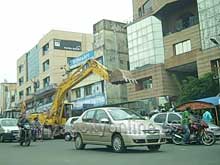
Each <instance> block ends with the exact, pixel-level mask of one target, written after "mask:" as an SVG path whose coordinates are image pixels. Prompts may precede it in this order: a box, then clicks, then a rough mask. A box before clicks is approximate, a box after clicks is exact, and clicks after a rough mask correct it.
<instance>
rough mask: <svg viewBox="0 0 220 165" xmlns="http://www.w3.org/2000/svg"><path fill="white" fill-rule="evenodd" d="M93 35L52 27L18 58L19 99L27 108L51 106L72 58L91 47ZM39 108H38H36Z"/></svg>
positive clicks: (41, 108)
mask: <svg viewBox="0 0 220 165" xmlns="http://www.w3.org/2000/svg"><path fill="white" fill-rule="evenodd" d="M92 41H93V38H92V35H91V34H84V33H76V32H67V31H58V30H52V31H50V32H49V33H47V34H46V35H45V36H44V37H43V38H42V39H41V40H40V41H39V42H38V43H37V44H36V46H35V47H33V48H32V49H31V50H30V51H28V52H27V53H25V54H24V55H22V56H21V57H20V58H19V59H18V60H17V81H18V88H17V93H18V102H21V101H23V100H25V102H26V108H27V110H31V111H43V110H46V109H48V108H49V107H50V106H51V103H52V99H53V95H54V92H55V91H56V88H57V85H59V84H60V83H61V82H62V81H63V80H64V79H65V78H66V69H68V68H66V67H67V66H68V61H69V59H70V58H74V57H76V56H78V55H79V54H82V53H83V52H87V51H89V50H91V49H92ZM34 107H35V108H36V109H35V108H34Z"/></svg>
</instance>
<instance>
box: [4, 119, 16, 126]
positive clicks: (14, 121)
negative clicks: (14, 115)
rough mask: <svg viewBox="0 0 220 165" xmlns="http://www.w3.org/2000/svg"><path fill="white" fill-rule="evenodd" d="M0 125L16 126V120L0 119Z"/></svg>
mask: <svg viewBox="0 0 220 165" xmlns="http://www.w3.org/2000/svg"><path fill="white" fill-rule="evenodd" d="M1 125H2V126H16V125H17V120H2V122H1Z"/></svg>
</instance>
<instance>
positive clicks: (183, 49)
mask: <svg viewBox="0 0 220 165" xmlns="http://www.w3.org/2000/svg"><path fill="white" fill-rule="evenodd" d="M219 5H220V0H216V1H205V0H178V1H176V0H138V1H137V0H133V22H132V23H131V24H129V25H128V27H127V33H128V48H129V61H130V68H131V70H132V72H133V74H134V76H135V78H136V79H137V81H138V82H139V83H138V84H137V85H128V100H129V101H133V100H143V101H146V102H148V103H149V108H152V107H153V106H158V105H164V104H166V103H168V104H170V102H171V101H172V100H173V99H175V98H176V97H177V96H178V93H179V89H178V86H177V82H176V80H181V79H182V78H184V77H186V76H196V77H200V76H202V75H204V74H205V73H208V72H212V71H216V70H219V69H218V68H219V62H220V49H219V48H218V45H216V43H215V44H214V43H213V42H212V41H211V40H210V39H211V38H215V39H216V40H217V41H218V39H220V38H219V35H220V32H219V30H220V28H219V27H220V26H219V21H218V20H219V19H220V14H219V11H220V6H219ZM219 41H220V40H219ZM219 43H220V42H219ZM149 100H150V101H149Z"/></svg>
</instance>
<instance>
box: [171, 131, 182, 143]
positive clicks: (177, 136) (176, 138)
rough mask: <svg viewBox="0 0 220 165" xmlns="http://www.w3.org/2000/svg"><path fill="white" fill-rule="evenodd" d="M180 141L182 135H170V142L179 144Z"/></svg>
mask: <svg viewBox="0 0 220 165" xmlns="http://www.w3.org/2000/svg"><path fill="white" fill-rule="evenodd" d="M182 141H183V137H182V135H179V134H173V136H172V142H173V143H174V144H176V145H180V144H182Z"/></svg>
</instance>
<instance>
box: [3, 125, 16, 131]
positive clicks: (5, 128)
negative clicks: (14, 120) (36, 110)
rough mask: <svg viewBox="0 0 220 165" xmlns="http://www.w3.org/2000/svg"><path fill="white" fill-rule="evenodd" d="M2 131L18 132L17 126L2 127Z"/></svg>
mask: <svg viewBox="0 0 220 165" xmlns="http://www.w3.org/2000/svg"><path fill="white" fill-rule="evenodd" d="M2 128H3V130H8V131H19V128H18V126H2Z"/></svg>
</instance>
